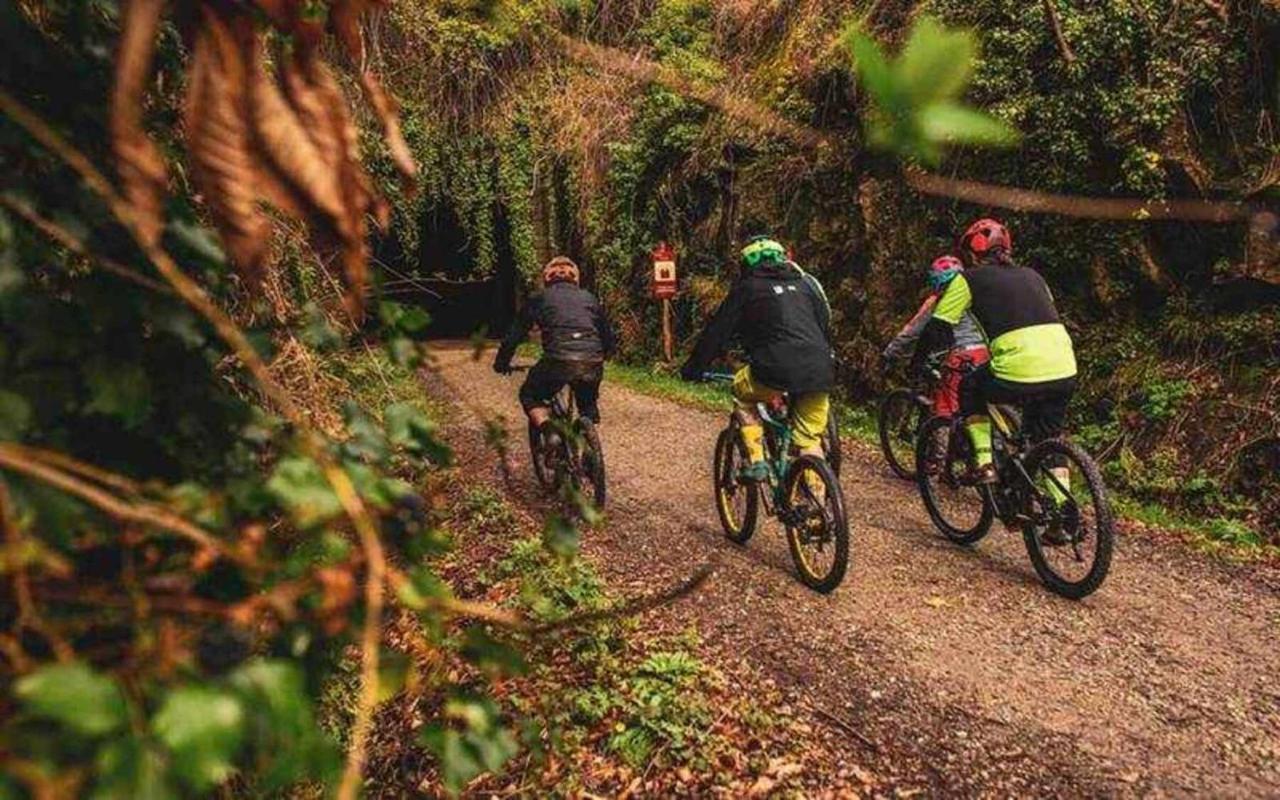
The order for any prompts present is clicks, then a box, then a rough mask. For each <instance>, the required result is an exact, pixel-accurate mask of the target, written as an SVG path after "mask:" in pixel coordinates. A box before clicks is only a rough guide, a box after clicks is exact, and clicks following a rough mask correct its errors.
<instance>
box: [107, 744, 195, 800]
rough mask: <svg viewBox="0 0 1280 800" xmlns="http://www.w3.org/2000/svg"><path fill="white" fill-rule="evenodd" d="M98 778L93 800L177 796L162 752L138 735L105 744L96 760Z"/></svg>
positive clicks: (160, 799)
mask: <svg viewBox="0 0 1280 800" xmlns="http://www.w3.org/2000/svg"><path fill="white" fill-rule="evenodd" d="M94 769H95V772H96V776H97V780H96V782H95V784H94V787H93V791H92V792H91V793H90V794H89V797H90V798H92V800H166V798H170V797H177V796H178V795H177V793H176V792H175V791H174V789H173V786H172V785H170V783H169V780H168V776H167V775H166V774H165V764H164V759H163V758H162V757H161V755H160V754H159V753H157V752H155V751H154V750H152V749H151V748H150V747H147V746H146V744H145V743H144V742H142V741H141V740H139V739H138V738H136V737H133V736H129V737H126V738H121V739H115V740H113V741H110V742H108V743H106V744H105V745H103V746H102V749H101V750H99V751H98V757H97V759H96V761H95V762H94Z"/></svg>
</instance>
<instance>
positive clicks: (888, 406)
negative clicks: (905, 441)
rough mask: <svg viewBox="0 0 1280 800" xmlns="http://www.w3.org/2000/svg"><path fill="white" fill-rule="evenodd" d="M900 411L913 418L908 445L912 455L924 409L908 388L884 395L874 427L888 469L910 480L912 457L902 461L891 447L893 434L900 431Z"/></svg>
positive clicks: (913, 465) (913, 468)
mask: <svg viewBox="0 0 1280 800" xmlns="http://www.w3.org/2000/svg"><path fill="white" fill-rule="evenodd" d="M902 413H906V414H908V415H910V416H909V419H914V420H915V424H914V425H913V426H912V430H911V437H910V441H911V444H910V445H909V449H910V451H911V454H912V455H914V452H915V446H914V445H915V434H916V433H917V432H919V430H920V426H921V425H922V424H923V422H924V415H925V411H924V410H923V409H922V408H921V407H920V403H919V400H918V399H917V398H916V395H915V393H914V392H912V391H911V390H910V389H894V390H893V391H892V392H889V393H888V394H887V395H885V396H884V399H882V400H881V401H880V408H879V409H878V410H877V413H876V427H877V428H878V430H879V434H880V452H881V453H883V454H884V459H885V461H887V462H889V469H891V470H893V474H894V475H897V476H898V477H899V478H902V479H903V480H904V481H911V480H915V477H916V470H915V463H914V459H911V458H910V457H908V460H907V461H906V462H905V463H904V461H903V459H900V458H899V457H898V454H897V453H895V452H894V448H893V438H894V436H895V434H901V433H902V431H901V430H900V426H901V424H902V419H901V418H900V417H899V415H900V414H902Z"/></svg>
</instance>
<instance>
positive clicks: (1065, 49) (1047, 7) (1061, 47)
mask: <svg viewBox="0 0 1280 800" xmlns="http://www.w3.org/2000/svg"><path fill="white" fill-rule="evenodd" d="M1044 15H1045V16H1046V17H1048V19H1049V29H1050V30H1052V31H1053V39H1054V41H1056V42H1057V43H1058V52H1059V53H1061V54H1062V60H1063V61H1065V62H1067V63H1068V64H1074V63H1075V61H1076V54H1075V52H1074V51H1072V49H1071V45H1069V44H1067V38H1066V37H1065V36H1063V35H1062V23H1061V21H1059V19H1058V9H1056V8H1054V7H1053V0H1044Z"/></svg>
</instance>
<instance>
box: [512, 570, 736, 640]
mask: <svg viewBox="0 0 1280 800" xmlns="http://www.w3.org/2000/svg"><path fill="white" fill-rule="evenodd" d="M713 571H714V569H713V568H712V566H711V565H710V564H704V565H703V566H702V567H701V568H700V569H699V570H698V571H697V572H695V573H694V574H693V575H692V576H691V577H690V578H689V579H687V580H685V581H683V582H682V583H678V584H676V585H675V586H672V587H671V588H670V589H666V590H664V591H660V592H655V593H654V594H649V595H641V596H639V597H636V598H634V599H632V600H627V601H626V602H623V603H621V604H619V605H615V606H613V607H611V608H606V609H603V610H601V611H588V612H586V613H584V614H576V615H574V616H569V617H565V618H564V619H561V620H556V621H555V622H548V623H544V624H542V625H535V626H534V627H533V628H531V629H530V632H531V633H551V632H552V631H558V630H563V629H565V628H576V627H579V626H581V625H586V624H588V623H591V622H599V621H600V620H605V619H619V618H622V617H634V616H636V615H638V614H643V613H645V612H646V611H651V610H653V609H655V608H658V607H659V606H664V605H667V604H668V603H674V602H675V601H676V600H679V599H680V598H682V597H687V596H688V595H691V594H693V593H694V592H696V591H697V590H698V589H700V588H701V587H702V584H704V583H706V581H707V578H709V577H711V573H712V572H713Z"/></svg>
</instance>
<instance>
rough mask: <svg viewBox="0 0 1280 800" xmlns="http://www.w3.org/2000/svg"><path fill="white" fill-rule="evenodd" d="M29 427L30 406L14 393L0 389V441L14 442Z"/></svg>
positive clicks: (23, 398)
mask: <svg viewBox="0 0 1280 800" xmlns="http://www.w3.org/2000/svg"><path fill="white" fill-rule="evenodd" d="M30 426H31V404H30V403H28V402H27V398H25V397H23V396H22V395H20V394H17V393H16V392H10V391H8V390H5V389H0V439H4V440H12V441H16V440H17V439H19V438H21V437H22V434H24V433H26V432H27V428H29V427H30Z"/></svg>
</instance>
